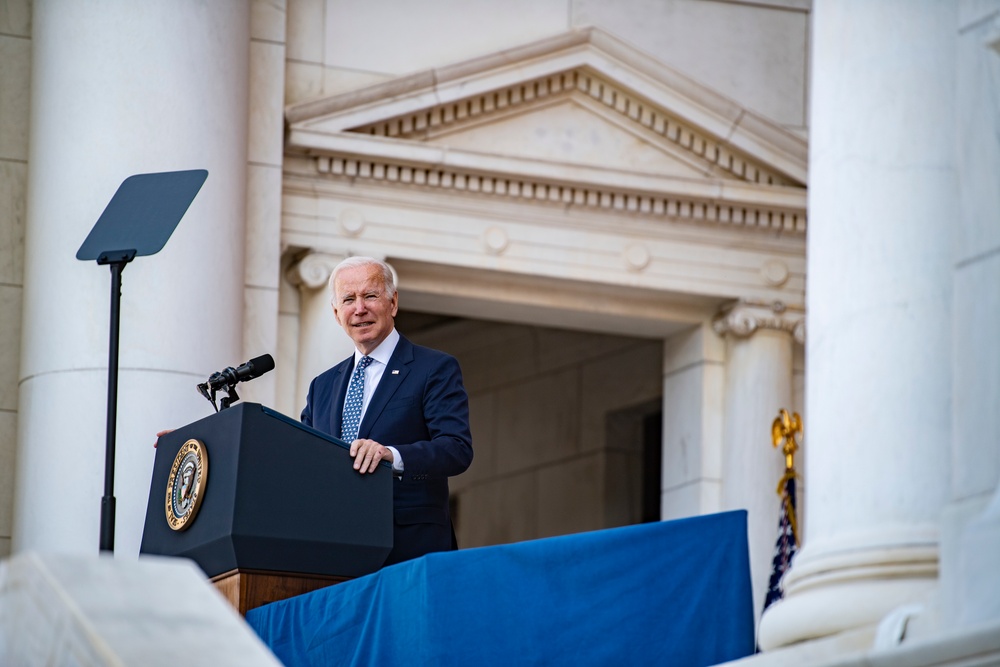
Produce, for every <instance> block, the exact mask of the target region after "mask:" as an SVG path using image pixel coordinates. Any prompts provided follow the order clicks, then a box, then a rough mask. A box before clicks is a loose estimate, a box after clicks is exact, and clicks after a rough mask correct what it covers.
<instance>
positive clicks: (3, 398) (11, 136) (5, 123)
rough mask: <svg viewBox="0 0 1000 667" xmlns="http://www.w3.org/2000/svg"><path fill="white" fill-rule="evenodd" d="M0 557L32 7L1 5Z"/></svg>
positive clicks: (6, 506) (5, 549)
mask: <svg viewBox="0 0 1000 667" xmlns="http://www.w3.org/2000/svg"><path fill="white" fill-rule="evenodd" d="M0 63H2V66H0V558H2V557H4V556H7V555H8V554H9V553H10V546H11V542H10V540H11V532H12V519H13V511H12V506H13V502H14V468H15V462H14V457H15V452H16V450H17V373H18V364H19V360H20V355H19V349H20V346H21V345H20V341H21V298H22V293H23V290H22V286H23V284H24V283H23V279H24V201H25V195H26V188H27V175H28V118H29V112H28V109H29V103H28V99H29V96H30V78H31V76H30V74H31V3H30V2H29V0H7V1H5V2H4V3H3V4H2V6H0Z"/></svg>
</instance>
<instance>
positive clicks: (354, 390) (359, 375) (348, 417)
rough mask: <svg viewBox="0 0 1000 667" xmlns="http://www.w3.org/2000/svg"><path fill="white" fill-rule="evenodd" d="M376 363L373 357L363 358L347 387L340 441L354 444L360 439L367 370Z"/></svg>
mask: <svg viewBox="0 0 1000 667" xmlns="http://www.w3.org/2000/svg"><path fill="white" fill-rule="evenodd" d="M373 361H375V360H374V359H372V358H371V357H368V356H365V357H361V361H359V362H358V365H357V366H356V367H355V368H354V375H352V376H351V384H349V385H348V386H347V398H346V399H344V418H343V421H341V423H340V434H341V435H340V439H341V440H344V441H345V442H354V440H356V439H357V437H358V427H360V426H361V406H362V405H363V403H364V399H365V369H366V368H368V366H369V365H370V364H371V363H372V362H373Z"/></svg>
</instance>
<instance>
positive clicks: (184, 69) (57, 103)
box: [13, 0, 250, 558]
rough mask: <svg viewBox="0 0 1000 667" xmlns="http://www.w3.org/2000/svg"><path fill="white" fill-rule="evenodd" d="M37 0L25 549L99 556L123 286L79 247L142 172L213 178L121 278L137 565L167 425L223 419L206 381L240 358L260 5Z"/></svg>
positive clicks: (128, 493) (24, 382) (19, 539)
mask: <svg viewBox="0 0 1000 667" xmlns="http://www.w3.org/2000/svg"><path fill="white" fill-rule="evenodd" d="M33 4H34V13H33V19H32V73H31V129H30V139H29V160H28V178H29V197H28V202H27V225H26V237H25V269H24V304H25V305H24V315H23V335H22V342H21V371H20V377H19V411H20V412H19V423H18V454H17V478H16V479H17V486H16V491H15V517H14V521H15V523H14V535H13V548H14V550H15V551H21V550H27V549H32V550H39V551H61V552H76V553H87V554H96V553H97V551H98V538H99V532H100V531H99V526H100V507H101V498H102V496H103V491H104V489H103V487H104V463H105V458H104V452H105V425H106V406H107V376H108V373H107V364H108V340H109V333H108V328H109V326H108V322H109V309H110V284H111V279H110V272H109V270H108V268H107V267H101V266H98V265H97V264H96V263H95V262H79V261H77V260H76V259H75V254H76V251H77V249H78V248H79V246H80V244H81V243H82V242H83V240H84V238H85V237H86V235H87V233H88V232H89V231H90V228H91V227H92V226H93V225H94V223H95V222H96V221H97V219H98V218H99V217H100V214H101V212H102V211H103V210H104V207H105V206H106V205H107V203H108V201H109V200H110V199H111V197H112V196H113V195H114V193H115V191H116V190H117V188H118V186H119V185H120V184H121V182H122V181H123V180H124V179H125V178H127V177H128V176H130V175H133V174H137V173H148V172H158V171H173V170H180V169H195V168H204V169H207V170H208V172H209V175H208V179H207V181H206V182H205V184H204V186H203V187H202V189H201V191H200V192H199V194H198V196H197V197H196V198H195V200H194V202H193V203H192V205H191V207H190V208H189V210H188V211H187V213H186V215H185V216H184V219H183V220H181V222H180V224H179V225H178V227H177V229H176V231H175V232H174V233H173V236H172V237H171V239H170V240H169V242H168V243H167V244H166V247H165V248H164V249H163V250H162V251H161V252H160V253H159V254H157V255H154V256H151V257H140V258H137V259H136V260H135V261H134V262H132V263H131V264H129V265H128V266H127V267H126V269H125V271H124V273H123V289H122V295H123V296H122V304H121V312H122V322H121V353H120V358H119V368H120V376H119V401H118V431H117V450H116V451H117V461H116V471H115V488H114V492H115V496H116V499H117V522H116V541H115V553H116V556H123V557H127V558H135V556H136V554H137V552H138V547H139V542H140V539H141V535H142V526H143V520H144V516H145V511H146V503H147V496H148V494H149V478H150V477H149V476H150V471H151V468H152V461H153V454H154V450H153V441H154V434H155V432H156V431H157V430H159V429H162V428H167V427H172V426H179V425H181V424H185V423H188V422H190V421H192V420H194V419H197V418H201V417H204V416H207V415H208V414H211V411H212V409H211V406H209V405H208V404H207V402H206V401H205V400H204V399H203V398H201V397H200V396H199V395H198V393H197V391H196V389H195V385H196V384H197V382H199V381H203V380H204V379H205V378H206V377H207V376H208V375H209V374H210V373H211V372H213V371H216V370H219V369H220V368H223V367H225V366H228V365H231V364H233V363H238V362H239V361H240V360H241V359H240V353H241V328H242V312H243V284H242V283H243V248H244V242H243V221H244V207H245V202H246V160H247V153H246V141H247V67H248V65H247V60H248V44H249V13H250V3H247V2H244V1H243V0H220V1H213V2H202V1H200V0H149V1H144V2H140V3H137V2H132V0H100V1H95V2H87V3H79V2H64V1H59V0H36V1H35V2H34V3H33ZM161 502H162V501H161Z"/></svg>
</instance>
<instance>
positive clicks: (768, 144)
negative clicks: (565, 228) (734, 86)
mask: <svg viewBox="0 0 1000 667" xmlns="http://www.w3.org/2000/svg"><path fill="white" fill-rule="evenodd" d="M286 118H287V122H288V137H287V142H286V146H287V150H288V152H289V153H292V154H305V155H310V156H314V157H315V159H316V166H317V170H318V172H319V173H322V174H328V175H329V176H330V177H346V178H354V179H370V180H372V181H382V182H384V183H386V184H392V183H403V184H406V185H408V186H423V187H426V188H446V189H447V188H450V189H455V190H461V191H464V192H466V193H477V194H482V195H490V196H499V197H517V198H519V199H524V198H527V199H536V200H544V201H549V202H561V203H563V204H566V205H575V206H582V207H594V208H608V209H617V210H627V211H633V212H636V213H640V214H642V213H645V214H650V215H666V216H671V217H676V218H691V219H695V220H699V221H701V220H707V221H718V222H722V223H736V224H744V225H749V226H755V227H767V228H779V229H783V230H786V231H797V232H803V231H805V205H806V201H805V183H806V178H807V172H806V170H807V146H806V143H805V141H804V140H803V139H801V138H800V137H798V136H796V135H795V134H793V133H790V132H788V131H786V130H784V129H782V128H781V127H779V126H777V125H775V124H774V123H772V122H770V121H768V120H767V119H765V118H763V117H761V116H759V115H756V114H754V113H753V112H751V111H750V110H748V109H745V108H743V107H740V106H739V105H738V104H736V103H735V102H733V101H731V100H729V99H727V98H725V97H724V96H722V95H720V94H718V93H716V92H714V91H712V90H710V89H708V88H707V87H705V86H702V85H701V84H699V83H697V82H695V81H693V80H691V79H689V78H687V77H685V76H684V75H682V74H680V73H678V72H676V71H675V70H672V69H670V68H669V67H667V66H665V65H663V64H662V63H660V62H659V61H657V60H655V59H653V58H651V57H650V56H648V55H646V54H644V53H642V52H640V51H637V50H635V49H633V48H632V47H630V46H628V45H627V44H625V43H623V42H621V41H620V40H618V39H616V38H614V37H612V36H610V35H608V34H607V33H604V32H602V31H600V30H597V29H592V28H591V29H584V30H577V31H572V32H569V33H566V34H564V35H560V36H557V37H554V38H550V39H546V40H542V41H539V42H535V43H532V44H528V45H526V46H523V47H520V48H517V49H512V50H509V51H504V52H500V53H496V54H493V55H490V56H485V57H482V58H476V59H473V60H469V61H466V62H463V63H458V64H456V65H453V66H450V67H446V68H441V69H436V70H431V71H427V72H420V73H417V74H413V75H410V76H404V77H400V78H398V79H394V80H391V81H388V82H385V83H382V84H378V85H375V86H371V87H368V88H365V89H362V90H358V91H353V92H350V93H346V94H342V95H337V96H333V97H329V98H324V99H320V100H315V101H311V102H307V103H303V104H299V105H295V106H292V107H289V108H288V109H287V110H286Z"/></svg>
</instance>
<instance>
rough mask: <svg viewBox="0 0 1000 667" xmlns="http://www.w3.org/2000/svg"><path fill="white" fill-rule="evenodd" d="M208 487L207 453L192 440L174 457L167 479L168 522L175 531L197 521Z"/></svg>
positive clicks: (202, 446)
mask: <svg viewBox="0 0 1000 667" xmlns="http://www.w3.org/2000/svg"><path fill="white" fill-rule="evenodd" d="M207 484H208V450H207V449H206V448H205V445H204V444H202V443H201V442H200V441H198V440H195V439H194V438H192V439H191V440H188V441H187V442H185V443H184V445H183V446H182V447H181V448H180V451H178V452H177V456H175V457H174V463H173V465H172V466H171V467H170V477H169V478H168V479H167V502H166V512H167V523H168V524H169V525H170V527H171V528H172V529H174V530H178V531H180V530H185V529H187V528H188V527H190V526H191V524H192V523H193V522H194V517H195V515H196V514H197V513H198V508H199V507H201V501H202V498H204V496H205V487H206V485H207Z"/></svg>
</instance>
